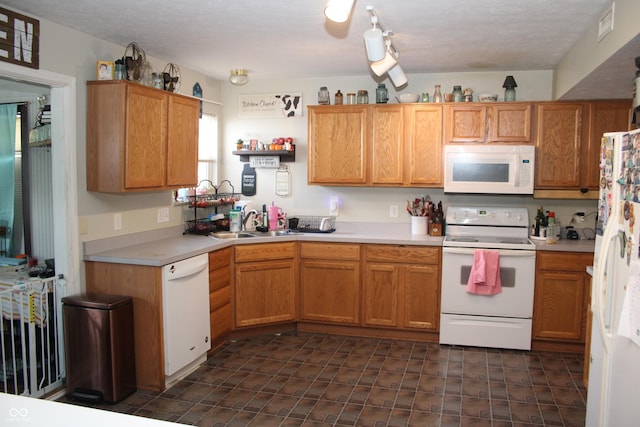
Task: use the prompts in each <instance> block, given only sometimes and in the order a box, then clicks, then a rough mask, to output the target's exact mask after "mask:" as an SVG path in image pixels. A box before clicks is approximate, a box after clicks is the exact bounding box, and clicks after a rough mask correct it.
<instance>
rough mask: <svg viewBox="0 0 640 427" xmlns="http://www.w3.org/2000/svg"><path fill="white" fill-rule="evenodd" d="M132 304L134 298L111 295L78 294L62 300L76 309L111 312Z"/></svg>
mask: <svg viewBox="0 0 640 427" xmlns="http://www.w3.org/2000/svg"><path fill="white" fill-rule="evenodd" d="M130 302H132V298H131V297H129V296H126V295H110V294H93V293H87V294H78V295H70V296H68V297H64V298H62V303H63V304H65V305H69V306H75V307H86V308H96V309H100V310H111V309H113V308H116V307H119V306H121V305H124V304H127V303H130Z"/></svg>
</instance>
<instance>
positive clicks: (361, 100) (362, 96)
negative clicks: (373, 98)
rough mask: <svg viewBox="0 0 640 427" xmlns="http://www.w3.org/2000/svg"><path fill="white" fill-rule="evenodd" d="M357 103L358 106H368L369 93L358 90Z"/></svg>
mask: <svg viewBox="0 0 640 427" xmlns="http://www.w3.org/2000/svg"><path fill="white" fill-rule="evenodd" d="M357 103H358V104H368V103H369V92H367V91H366V90H359V91H358V98H357Z"/></svg>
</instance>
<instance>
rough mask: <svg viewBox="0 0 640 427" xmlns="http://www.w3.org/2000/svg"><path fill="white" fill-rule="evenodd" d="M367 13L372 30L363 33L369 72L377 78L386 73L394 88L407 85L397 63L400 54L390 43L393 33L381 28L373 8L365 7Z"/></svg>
mask: <svg viewBox="0 0 640 427" xmlns="http://www.w3.org/2000/svg"><path fill="white" fill-rule="evenodd" d="M367 12H369V16H370V17H371V24H372V25H373V29H371V30H367V31H365V33H364V41H365V47H366V49H367V58H368V59H369V61H370V62H371V71H373V73H374V74H375V75H376V76H378V77H381V76H383V75H384V74H385V73H387V75H388V76H389V78H390V79H391V82H392V83H393V85H394V86H395V87H400V86H403V85H405V84H407V82H408V79H407V75H406V74H405V73H404V71H403V70H402V67H400V64H399V63H398V57H399V56H400V53H399V52H398V49H396V48H395V47H394V46H393V43H392V42H391V36H392V35H393V33H392V32H391V31H390V30H385V29H384V28H383V26H382V24H381V23H380V20H379V19H378V16H377V15H376V12H375V10H373V6H367Z"/></svg>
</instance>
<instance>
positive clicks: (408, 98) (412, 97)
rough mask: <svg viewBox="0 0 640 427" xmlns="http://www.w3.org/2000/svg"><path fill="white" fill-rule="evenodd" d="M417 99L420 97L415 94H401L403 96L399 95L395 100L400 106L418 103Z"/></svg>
mask: <svg viewBox="0 0 640 427" xmlns="http://www.w3.org/2000/svg"><path fill="white" fill-rule="evenodd" d="M419 98H420V95H418V94H417V93H403V94H400V95H398V96H396V99H397V100H398V102H400V103H401V104H407V103H411V102H418V99H419Z"/></svg>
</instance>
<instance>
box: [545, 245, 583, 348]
mask: <svg viewBox="0 0 640 427" xmlns="http://www.w3.org/2000/svg"><path fill="white" fill-rule="evenodd" d="M592 264H593V254H591V253H575V252H548V251H539V252H538V253H537V255H536V288H535V294H534V303H533V340H534V341H535V340H544V341H556V342H564V343H579V344H584V342H585V335H586V334H585V329H586V323H587V305H588V299H589V283H590V282H589V275H588V274H587V272H586V268H587V266H589V265H592Z"/></svg>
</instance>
